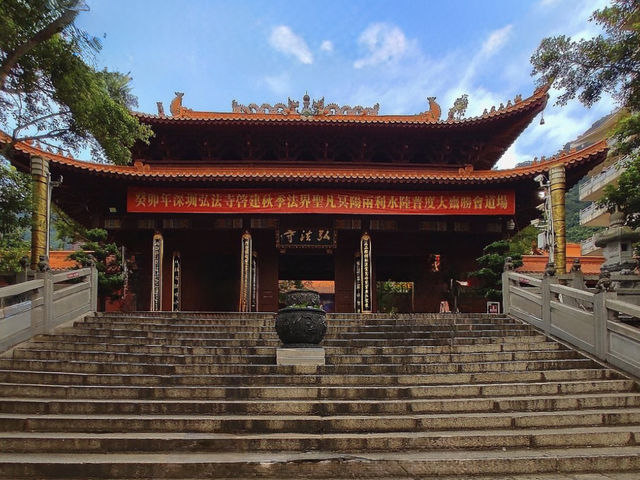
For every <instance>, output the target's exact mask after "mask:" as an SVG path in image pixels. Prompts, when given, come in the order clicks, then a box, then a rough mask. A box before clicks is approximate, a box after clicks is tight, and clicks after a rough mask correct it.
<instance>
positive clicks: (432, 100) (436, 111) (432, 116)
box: [376, 97, 442, 122]
mask: <svg viewBox="0 0 640 480" xmlns="http://www.w3.org/2000/svg"><path fill="white" fill-rule="evenodd" d="M427 100H428V101H429V110H427V111H426V112H422V115H424V116H425V117H426V119H427V120H428V121H431V122H437V121H438V120H440V114H441V113H442V111H441V109H440V105H438V104H437V103H436V97H427ZM376 105H377V104H376Z"/></svg>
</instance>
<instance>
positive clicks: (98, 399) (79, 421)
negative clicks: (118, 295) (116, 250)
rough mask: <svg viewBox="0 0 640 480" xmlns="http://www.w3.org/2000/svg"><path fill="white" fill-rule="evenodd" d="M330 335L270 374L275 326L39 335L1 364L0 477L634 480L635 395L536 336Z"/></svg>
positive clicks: (447, 327) (245, 320)
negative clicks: (315, 357) (312, 363)
mask: <svg viewBox="0 0 640 480" xmlns="http://www.w3.org/2000/svg"><path fill="white" fill-rule="evenodd" d="M329 325H330V326H329V332H328V334H327V338H326V339H325V341H324V342H323V345H324V346H325V347H326V353H327V365H326V366H324V367H284V366H276V365H275V348H276V347H277V346H278V344H279V342H278V339H277V336H276V335H275V330H274V328H273V316H271V315H268V314H243V315H240V314H204V313H180V314H170V313H167V314H158V313H156V314H151V313H138V314H129V315H125V314H102V315H96V316H90V317H88V318H86V319H85V320H84V321H82V322H78V323H76V324H75V325H74V326H73V327H70V328H65V329H63V330H60V331H58V332H56V334H54V335H42V336H38V337H36V338H34V339H33V340H32V341H31V342H29V343H27V344H23V345H20V346H19V347H18V348H16V349H14V350H13V351H11V352H8V353H7V354H5V355H3V356H2V357H0V478H3V479H19V478H29V479H45V478H46V479H53V478H57V479H61V478H64V479H71V478H73V479H89V478H112V479H134V478H135V479H151V478H153V479H165V478H171V479H204V478H255V477H264V478H333V479H340V478H396V479H397V478H434V479H435V478H438V479H444V478H469V477H470V476H472V475H483V476H482V477H479V478H487V479H488V478H492V479H496V478H505V479H506V478H509V479H513V478H523V479H524V478H527V479H532V478H536V479H537V478H545V479H549V480H551V479H554V480H556V479H577V478H585V479H586V478H589V479H595V478H602V479H613V478H615V479H628V480H631V479H640V390H639V389H638V384H637V383H635V382H634V381H633V380H631V379H628V378H626V377H624V376H622V375H621V374H619V373H617V372H615V371H613V370H611V369H607V368H604V367H603V366H602V365H600V364H598V363H596V362H594V361H592V360H591V359H589V358H586V357H584V356H583V355H581V354H580V353H578V352H576V351H573V350H571V349H569V348H567V347H566V346H563V345H561V344H559V343H556V342H553V341H550V340H549V339H548V338H545V337H544V336H543V335H541V334H540V333H538V332H537V331H536V330H535V329H533V328H532V327H530V326H528V325H524V324H521V323H519V322H517V321H515V320H512V319H510V318H508V317H502V316H491V317H489V316H486V315H474V316H470V315H455V316H454V315H447V316H438V315H416V316H401V317H399V318H385V317H384V316H381V315H371V316H366V317H361V316H356V315H335V316H332V317H330V318H329ZM581 472H582V473H584V472H590V473H592V474H593V473H594V472H601V474H600V475H599V476H588V477H587V476H580V475H581ZM612 472H614V473H612ZM533 474H535V475H536V476H532V475H533ZM473 478H478V477H473Z"/></svg>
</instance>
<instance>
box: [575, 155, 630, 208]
mask: <svg viewBox="0 0 640 480" xmlns="http://www.w3.org/2000/svg"><path fill="white" fill-rule="evenodd" d="M623 171H624V167H623V160H618V161H617V162H616V163H614V164H613V165H611V166H609V167H607V168H606V169H605V170H603V171H602V172H601V173H599V174H598V175H595V176H593V177H591V178H590V179H589V180H587V181H586V182H584V183H583V184H582V185H580V188H579V198H580V200H581V201H585V200H595V199H596V198H589V197H590V196H592V195H593V194H594V193H595V192H598V191H599V190H601V189H602V188H604V187H605V186H606V185H608V184H610V183H611V182H613V181H614V180H615V179H617V178H618V177H619V176H620V174H621V173H622V172H623ZM599 197H600V195H598V198H599Z"/></svg>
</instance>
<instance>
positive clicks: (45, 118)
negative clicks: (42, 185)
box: [0, 0, 151, 164]
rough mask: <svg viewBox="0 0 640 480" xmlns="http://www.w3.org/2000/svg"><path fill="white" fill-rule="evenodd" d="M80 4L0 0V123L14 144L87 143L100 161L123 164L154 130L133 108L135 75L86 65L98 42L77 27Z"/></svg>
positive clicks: (71, 0) (77, 1)
mask: <svg viewBox="0 0 640 480" xmlns="http://www.w3.org/2000/svg"><path fill="white" fill-rule="evenodd" d="M82 9H86V7H85V6H84V3H83V2H82V1H81V0H29V1H26V0H3V2H1V3H0V123H1V124H2V125H3V129H6V130H9V131H10V134H11V137H12V140H13V142H14V143H15V142H18V141H25V140H37V141H39V142H41V143H42V144H43V145H45V146H49V147H54V148H57V147H63V148H66V149H69V150H77V149H78V148H80V147H83V146H85V145H89V146H91V148H92V150H93V153H94V154H95V155H97V156H98V158H103V159H105V158H106V159H107V160H109V161H111V162H113V163H116V164H126V163H128V162H129V161H130V160H131V153H130V147H131V146H133V144H134V142H136V141H144V142H146V141H148V139H149V137H150V135H151V130H150V129H149V127H147V126H145V125H141V124H140V123H139V122H138V120H137V119H136V118H135V117H133V116H132V115H131V114H130V112H129V108H130V107H133V106H135V105H136V100H135V97H133V95H131V91H130V87H129V82H130V80H131V78H130V77H129V76H128V75H124V74H122V73H118V72H109V71H107V70H103V71H96V70H95V69H94V68H93V67H92V66H91V65H89V64H88V63H87V62H88V60H90V59H91V56H92V55H94V54H95V53H97V52H98V51H99V50H100V48H101V44H100V41H99V40H98V39H97V38H95V37H91V36H90V35H88V34H87V33H86V32H83V31H81V30H79V29H78V28H76V27H75V26H74V24H73V22H74V20H75V18H76V16H77V15H78V13H79V11H80V10H82ZM5 154H6V155H11V154H12V151H11V149H10V148H6V149H5Z"/></svg>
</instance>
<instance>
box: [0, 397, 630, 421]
mask: <svg viewBox="0 0 640 480" xmlns="http://www.w3.org/2000/svg"><path fill="white" fill-rule="evenodd" d="M598 408H602V409H615V408H640V393H639V392H616V395H610V394H608V393H581V394H556V395H529V396H505V397H469V398H463V399H458V398H444V399H441V398H438V399H397V400H375V401H374V400H322V399H313V400H189V399H184V400H147V399H140V400H122V399H112V398H110V399H103V398H97V399H90V400H88V399H63V398H41V399H38V398H19V397H7V398H0V413H16V414H18V413H19V414H37V415H41V414H48V415H53V414H58V413H60V414H67V415H82V414H85V415H87V414H93V415H100V414H102V415H105V414H116V415H143V414H149V415H223V414H234V415H257V414H260V415H319V416H329V415H351V414H353V415H373V414H396V415H398V414H409V415H412V414H420V413H447V412H448V413H454V412H478V413H479V412H488V413H491V412H525V411H561V410H579V409H591V410H593V409H598Z"/></svg>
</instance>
